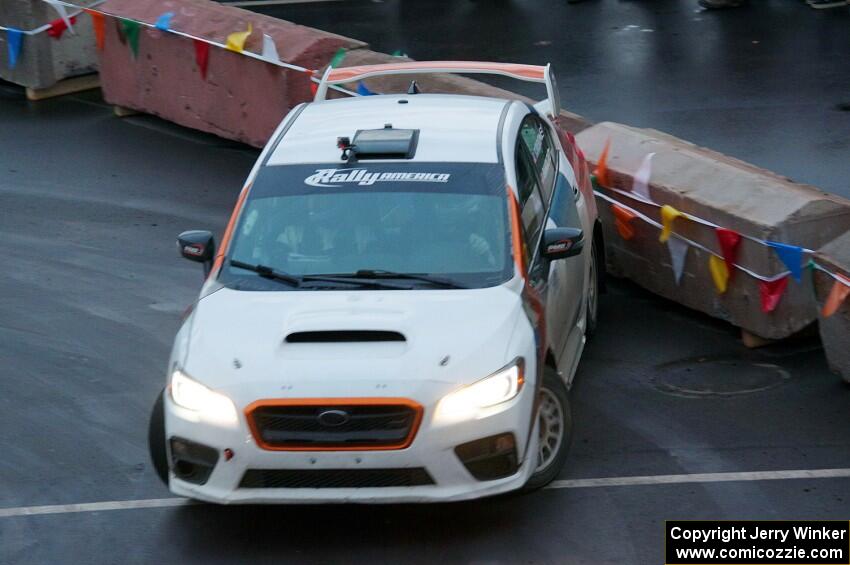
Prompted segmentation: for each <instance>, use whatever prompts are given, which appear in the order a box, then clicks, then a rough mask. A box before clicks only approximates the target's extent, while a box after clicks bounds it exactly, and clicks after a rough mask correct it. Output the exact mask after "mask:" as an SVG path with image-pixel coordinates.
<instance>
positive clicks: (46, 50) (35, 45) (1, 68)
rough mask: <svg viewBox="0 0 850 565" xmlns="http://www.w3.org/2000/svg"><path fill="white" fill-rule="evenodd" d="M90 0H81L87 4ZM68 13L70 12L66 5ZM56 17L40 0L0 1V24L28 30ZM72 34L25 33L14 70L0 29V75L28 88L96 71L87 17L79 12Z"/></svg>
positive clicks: (48, 85)
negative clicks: (59, 35) (55, 36)
mask: <svg viewBox="0 0 850 565" xmlns="http://www.w3.org/2000/svg"><path fill="white" fill-rule="evenodd" d="M92 1H93V0H81V1H80V2H78V3H79V4H80V5H83V6H85V5H89V4H91V3H92ZM68 11H69V13H73V11H72V9H71V8H68ZM57 18H59V14H58V13H57V12H56V10H54V9H53V8H51V7H50V6H49V5H47V4H46V3H45V2H42V0H2V1H0V25H3V26H6V27H15V28H18V29H21V30H31V29H35V28H38V27H41V26H42V25H44V24H46V23H49V22H51V21H53V20H55V19H57ZM74 31H76V32H77V34H76V35H72V34H71V33H69V32H67V31H66V32H65V33H64V34H63V35H62V37H61V38H59V39H53V38H52V37H50V36H49V35H47V33H44V32H42V33H39V34H36V35H25V36H24V37H23V43H22V46H21V53H20V56H19V57H18V62H17V65H16V66H15V68H14V69H10V68H9V55H8V45H7V44H6V43H7V37H6V33H5V32H0V78H2V79H4V80H7V81H9V82H13V83H16V84H19V85H21V86H25V87H28V88H31V89H46V88H49V87H51V86H53V85H54V84H56V83H57V82H59V81H61V80H63V79H66V78H70V77H75V76H79V75H85V74H89V73H93V72H95V71H96V70H97V54H96V48H95V42H94V32H93V30H92V23H91V18H90V17H89V16H88V15H85V14H83V15H80V16H79V17H77V22H76V24H75V25H74Z"/></svg>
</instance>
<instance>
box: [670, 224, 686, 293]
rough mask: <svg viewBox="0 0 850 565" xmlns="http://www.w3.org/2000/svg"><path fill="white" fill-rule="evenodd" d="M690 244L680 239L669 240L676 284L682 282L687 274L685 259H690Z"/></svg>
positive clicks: (672, 238)
mask: <svg viewBox="0 0 850 565" xmlns="http://www.w3.org/2000/svg"><path fill="white" fill-rule="evenodd" d="M689 247H690V245H688V242H686V241H684V240H683V239H680V238H678V237H675V236H674V237H671V238H670V239H668V240H667V249H668V250H669V251H670V264H671V265H672V266H673V276H674V277H675V278H676V284H680V283H681V282H682V274H683V273H684V272H685V259H687V257H688V248H689Z"/></svg>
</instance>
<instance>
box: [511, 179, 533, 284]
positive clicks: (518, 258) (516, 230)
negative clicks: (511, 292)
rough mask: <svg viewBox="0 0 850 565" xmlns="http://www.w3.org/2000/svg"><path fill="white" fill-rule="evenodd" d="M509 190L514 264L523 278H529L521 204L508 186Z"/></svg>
mask: <svg viewBox="0 0 850 565" xmlns="http://www.w3.org/2000/svg"><path fill="white" fill-rule="evenodd" d="M507 190H508V207H509V208H510V210H509V211H508V213H509V214H510V216H511V244H512V246H513V255H514V263H515V264H516V267H517V269H518V270H519V273H520V275H522V278H524V279H525V278H528V277H527V274H528V273H526V271H525V264H526V259H527V252H526V247H525V243H524V242H523V237H522V215H521V214H520V211H519V202H517V199H516V194H514V189H513V188H511V187H510V185H507Z"/></svg>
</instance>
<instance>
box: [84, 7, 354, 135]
mask: <svg viewBox="0 0 850 565" xmlns="http://www.w3.org/2000/svg"><path fill="white" fill-rule="evenodd" d="M100 8H101V9H102V10H103V11H105V12H107V13H114V14H120V15H121V16H123V17H127V18H132V19H134V20H138V21H143V22H148V23H154V22H156V20H157V18H158V17H159V16H160V15H161V14H162V13H164V12H167V11H171V12H174V14H175V15H174V17H173V18H172V20H171V26H172V28H173V29H177V30H180V31H183V32H186V33H188V34H191V35H193V36H196V37H203V38H207V39H210V40H213V41H217V42H220V43H225V42H226V38H227V36H228V35H229V34H230V33H232V32H235V31H244V30H246V29H247V28H248V25H249V24H250V25H251V26H252V27H253V30H254V31H253V33H252V34H251V36H250V37H249V38H248V41H247V42H246V45H245V50H246V51H252V52H255V53H260V52H261V51H262V38H263V34H268V35H270V36H271V37H272V38H273V39H274V40H275V43H276V46H277V50H278V53H279V55H280V58H281V59H282V60H284V61H286V62H289V63H292V64H295V65H299V66H302V67H305V68H308V69H320V68H323V67H324V66H326V65H327V64H328V62H329V61H330V59H331V58H332V57H333V55H334V53H335V52H336V51H337V50H338V49H339V48H341V47H344V48H346V49H359V48H363V47H365V43H362V42H360V41H356V40H354V39H349V38H346V37H342V36H339V35H334V34H331V33H326V32H323V31H318V30H315V29H311V28H307V27H304V26H299V25H295V24H293V23H290V22H286V21H282V20H278V19H275V18H272V17H269V16H264V15H261V14H255V13H253V12H249V11H247V10H241V9H239V8H233V7H230V6H224V5H221V4H217V3H215V2H211V1H209V0H180V1H177V0H166V1H163V0H107V2H105V3H104V4H102V5H101V6H100ZM105 27H106V37H105V48H104V50H103V51H102V52H101V59H100V67H101V83H102V87H103V95H104V98H105V99H106V101H107V102H109V103H111V104H115V105H116V106H122V107H125V108H130V109H133V110H138V111H141V112H145V113H149V114H155V115H157V116H160V117H162V118H164V119H167V120H170V121H173V122H176V123H178V124H181V125H184V126H187V127H191V128H194V129H198V130H202V131H206V132H209V133H213V134H216V135H219V136H222V137H226V138H229V139H235V140H238V141H242V142H244V143H248V144H250V145H254V146H256V147H262V146H263V145H265V143H266V141H267V140H268V138H269V137H270V136H271V134H272V132H273V131H274V129H275V127H276V126H277V125H278V123H280V120H281V119H282V118H283V116H285V115H286V113H287V112H288V111H289V110H290V109H291V108H293V107H294V106H296V105H297V104H298V103H300V102H303V101H305V100H308V99H310V97H311V93H310V80H309V76H308V75H307V74H305V73H302V72H297V71H291V70H286V69H282V68H280V67H277V66H275V65H271V64H269V63H265V62H263V61H260V60H257V59H253V58H249V57H245V56H243V55H241V54H239V53H234V52H231V51H227V50H225V49H221V48H217V47H211V48H210V51H209V63H208V68H207V77H206V80H204V79H203V78H202V77H201V75H200V72H199V69H198V66H197V64H196V62H195V48H194V45H193V42H192V40H191V39H187V38H183V37H180V36H177V35H174V34H171V33H167V32H162V31H159V30H156V29H151V28H143V29H142V30H141V32H140V34H139V35H140V37H139V52H138V56H137V57H135V58H133V56H132V55H131V52H130V49H129V47H128V46H127V45H126V44H125V43H124V42H122V38H121V35H120V34H119V32H118V28H117V26H116V24H115V21H111V18H107V21H106V26H105Z"/></svg>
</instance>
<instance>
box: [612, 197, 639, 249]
mask: <svg viewBox="0 0 850 565" xmlns="http://www.w3.org/2000/svg"><path fill="white" fill-rule="evenodd" d="M611 213H612V214H614V225H615V226H616V227H617V233H619V234H620V237H622V238H623V239H625V240H626V241H628V240H630V239H631V238H633V237H634V236H635V227H634V226H633V225H632V220H634V219H635V218H636V217H637V216H636V215H635V213H634V212H632V211H631V210H627V209H626V208H623V207H622V206H618V205H616V204H611Z"/></svg>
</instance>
